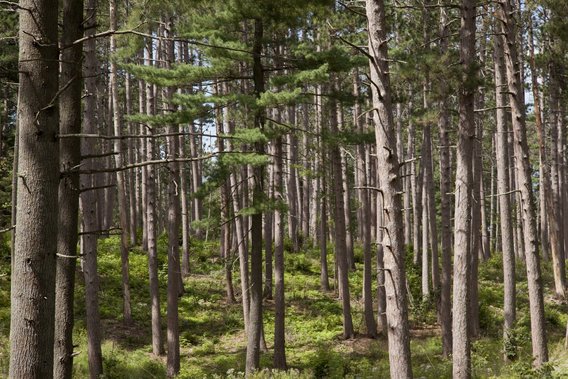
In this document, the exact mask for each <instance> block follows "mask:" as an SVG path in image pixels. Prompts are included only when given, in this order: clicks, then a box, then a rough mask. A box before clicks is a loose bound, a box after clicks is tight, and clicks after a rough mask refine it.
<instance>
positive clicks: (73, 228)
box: [53, 0, 83, 379]
mask: <svg viewBox="0 0 568 379" xmlns="http://www.w3.org/2000/svg"><path fill="white" fill-rule="evenodd" d="M82 24H83V1H82V0H66V1H64V2H63V32H62V36H61V44H62V45H63V46H67V45H70V44H71V43H73V42H74V41H75V40H78V39H79V38H81V37H82V35H83V25H82ZM82 58H83V45H82V44H80V43H79V44H76V45H74V46H73V47H72V48H69V49H66V50H63V52H62V53H61V65H60V86H61V85H62V84H63V85H68V86H67V88H66V89H64V90H63V91H62V92H61V94H60V95H59V131H60V133H61V134H78V133H81V92H82V89H83V88H82V81H81V80H82V73H81V63H82ZM59 150H60V156H59V166H60V169H61V171H62V172H69V171H70V170H72V169H73V168H74V167H77V166H78V165H79V164H80V163H81V144H80V141H78V140H76V139H71V138H66V139H60V141H59ZM79 188H80V187H79V173H77V172H71V173H69V174H68V175H67V176H64V177H63V179H62V180H61V181H60V182H59V230H58V235H57V252H58V256H57V258H56V266H57V268H56V272H57V273H56V278H55V346H54V349H55V350H54V361H53V365H54V367H53V377H54V378H57V379H68V378H69V379H70V378H71V376H72V374H73V322H74V315H73V302H74V298H73V296H74V293H75V268H76V265H77V258H78V257H77V241H78V234H77V231H78V222H79V217H78V216H79Z"/></svg>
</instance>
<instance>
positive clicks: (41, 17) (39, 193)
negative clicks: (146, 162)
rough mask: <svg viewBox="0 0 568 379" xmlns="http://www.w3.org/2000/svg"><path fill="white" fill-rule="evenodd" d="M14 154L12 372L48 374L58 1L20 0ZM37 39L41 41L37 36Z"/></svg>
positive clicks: (56, 150) (52, 303)
mask: <svg viewBox="0 0 568 379" xmlns="http://www.w3.org/2000/svg"><path fill="white" fill-rule="evenodd" d="M19 6H20V7H21V8H22V9H24V10H25V11H24V10H22V11H21V12H20V30H19V56H18V58H19V63H18V72H19V85H20V87H19V94H18V97H19V101H18V123H19V136H18V140H19V142H18V143H19V156H18V163H17V165H18V177H19V179H18V185H17V191H18V192H17V203H18V217H17V220H16V230H15V234H16V237H15V246H14V252H13V256H14V257H13V266H12V272H11V278H12V279H11V292H10V293H11V302H10V304H11V307H10V310H11V317H10V369H9V372H10V378H28V377H30V378H42V377H45V378H47V377H51V376H52V375H53V342H54V311H55V270H56V268H55V256H56V253H57V230H58V206H57V195H58V186H59V159H58V157H59V141H58V140H57V138H55V136H56V135H57V133H58V132H59V130H58V122H59V108H58V105H57V102H56V101H55V99H56V98H57V93H58V92H57V91H58V78H59V66H58V58H59V56H58V47H57V46H58V43H57V42H58V40H57V16H58V2H57V1H53V0H43V1H37V0H36V1H28V0H23V1H21V2H19ZM38 41H41V43H38Z"/></svg>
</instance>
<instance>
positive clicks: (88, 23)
mask: <svg viewBox="0 0 568 379" xmlns="http://www.w3.org/2000/svg"><path fill="white" fill-rule="evenodd" d="M96 23H97V0H87V3H86V15H85V35H86V36H92V35H95V33H96ZM83 73H84V78H85V93H86V94H87V96H86V98H85V105H84V108H83V112H84V113H83V114H84V116H83V133H88V134H89V133H96V131H97V118H96V114H97V73H98V62H97V55H96V39H94V38H91V39H89V40H87V41H86V42H85V65H84V71H83ZM95 152H96V151H95V144H94V141H93V140H92V139H90V138H87V139H85V141H84V142H83V144H82V146H81V155H83V156H86V155H92V154H94V153H95ZM84 167H85V169H86V170H89V169H93V168H95V165H94V164H93V161H92V160H87V161H86V162H85V166H84ZM97 176H98V175H81V177H80V183H81V189H83V190H84V189H86V188H90V187H93V184H96V183H97ZM97 195H98V194H97V191H83V192H81V194H80V203H81V204H80V205H81V214H82V228H81V230H82V233H83V234H82V235H81V250H82V251H83V254H84V257H83V276H84V279H85V313H86V314H85V319H86V326H87V355H88V361H89V377H90V378H91V379H98V378H99V376H100V375H101V374H102V372H103V357H102V352H101V320H100V314H99V300H98V292H99V276H98V269H97V245H98V243H97V235H96V234H95V233H96V231H97V230H100V229H101V224H100V223H99V217H98V216H99V215H98V214H97V212H98V211H100V210H101V209H100V208H98V209H97V197H98V196H97Z"/></svg>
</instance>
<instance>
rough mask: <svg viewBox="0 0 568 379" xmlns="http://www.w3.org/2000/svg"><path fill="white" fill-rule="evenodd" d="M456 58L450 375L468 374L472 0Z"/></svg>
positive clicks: (465, 4) (465, 1) (466, 2)
mask: <svg viewBox="0 0 568 379" xmlns="http://www.w3.org/2000/svg"><path fill="white" fill-rule="evenodd" d="M460 39H461V42H460V60H461V63H462V68H463V75H464V76H463V78H462V80H463V82H462V86H461V89H460V94H459V108H460V109H459V114H460V116H459V118H460V122H459V131H458V132H459V134H458V146H457V153H456V155H457V156H456V158H457V167H456V189H455V204H456V205H455V213H454V233H455V237H454V238H455V240H454V296H453V299H454V303H453V320H452V321H453V322H452V329H453V343H452V361H453V377H454V378H470V377H471V351H470V333H469V330H468V326H469V307H468V303H469V301H470V281H471V277H470V275H471V270H470V263H471V257H470V255H471V254H477V252H475V251H473V252H472V251H470V246H471V238H470V237H471V219H470V218H471V206H472V201H471V191H472V187H473V186H472V182H473V177H472V150H473V144H474V138H475V117H474V100H475V91H476V84H472V82H473V83H475V80H476V75H477V73H476V69H475V1H474V0H462V3H461V29H460Z"/></svg>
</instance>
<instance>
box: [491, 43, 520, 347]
mask: <svg viewBox="0 0 568 379" xmlns="http://www.w3.org/2000/svg"><path fill="white" fill-rule="evenodd" d="M502 43H503V41H502V39H501V38H499V37H496V38H494V46H495V55H494V62H495V71H494V72H495V105H496V108H497V110H496V114H495V120H496V124H497V130H496V132H495V133H496V134H495V155H496V157H495V158H496V159H495V160H496V162H497V196H498V199H499V224H500V230H501V248H502V251H503V283H504V299H503V312H504V314H505V323H504V325H503V340H504V344H505V346H507V345H508V342H509V340H510V339H511V338H512V335H511V333H512V329H513V327H514V326H515V321H516V318H517V317H516V313H517V312H516V288H515V287H516V282H515V252H514V250H513V225H512V221H511V200H510V199H511V198H510V195H508V193H509V192H510V186H509V185H510V181H509V167H508V166H509V165H508V157H509V151H508V150H509V143H508V141H507V135H508V133H509V128H508V121H507V117H508V116H507V111H506V110H505V106H506V105H507V95H506V90H507V83H506V74H505V62H504V60H503V59H504V57H503V45H502ZM505 358H507V357H505Z"/></svg>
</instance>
